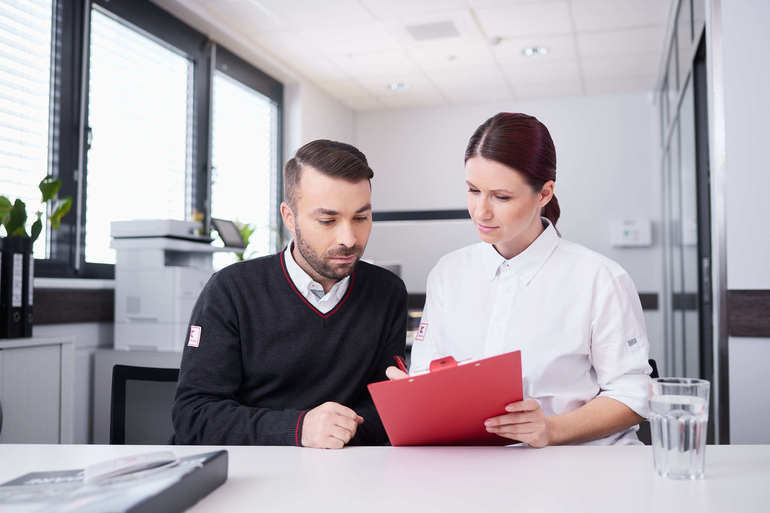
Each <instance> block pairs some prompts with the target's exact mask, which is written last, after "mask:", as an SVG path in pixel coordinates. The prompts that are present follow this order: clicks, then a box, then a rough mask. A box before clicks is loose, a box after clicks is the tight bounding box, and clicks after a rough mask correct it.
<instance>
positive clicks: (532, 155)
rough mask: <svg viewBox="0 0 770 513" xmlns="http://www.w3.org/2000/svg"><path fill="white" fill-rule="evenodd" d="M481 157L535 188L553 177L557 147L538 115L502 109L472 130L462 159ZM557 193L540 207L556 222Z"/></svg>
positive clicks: (545, 215) (557, 210)
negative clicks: (509, 169) (502, 110)
mask: <svg viewBox="0 0 770 513" xmlns="http://www.w3.org/2000/svg"><path fill="white" fill-rule="evenodd" d="M475 156H481V157H484V158H485V159H489V160H494V161H495V162H499V163H500V164H503V165H506V166H508V167H510V168H513V169H515V170H516V171H518V172H519V173H521V174H522V175H524V178H525V179H526V180H527V183H529V185H530V186H531V187H532V188H533V189H534V190H535V191H540V189H542V188H543V184H545V182H547V181H549V180H556V149H555V148H554V146H553V140H552V139H551V134H549V133H548V129H547V128H546V127H545V125H544V124H542V123H541V122H540V121H538V120H537V118H535V117H533V116H528V115H526V114H513V113H510V112H501V113H499V114H496V115H494V116H492V117H491V118H489V119H488V120H486V121H485V122H484V123H483V124H482V125H481V126H480V127H478V128H477V129H476V131H475V132H473V135H472V136H471V139H470V141H468V147H467V148H466V149H465V161H466V162H468V159H470V158H472V157H475ZM560 213H561V210H560V209H559V202H558V201H557V200H556V195H554V196H553V197H552V198H551V201H549V202H548V204H547V205H546V206H545V207H543V212H542V215H543V216H544V217H546V218H548V220H549V221H551V224H553V225H554V226H555V225H556V221H558V220H559V214H560Z"/></svg>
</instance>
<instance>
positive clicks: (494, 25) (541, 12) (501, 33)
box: [476, 1, 572, 37]
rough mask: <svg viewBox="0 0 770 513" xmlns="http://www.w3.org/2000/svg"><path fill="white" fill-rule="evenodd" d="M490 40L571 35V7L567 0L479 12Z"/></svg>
mask: <svg viewBox="0 0 770 513" xmlns="http://www.w3.org/2000/svg"><path fill="white" fill-rule="evenodd" d="M476 14H477V16H478V19H479V22H480V23H481V26H482V28H483V29H484V32H485V33H486V35H487V36H489V37H521V36H532V35H549V34H553V35H555V34H569V33H571V32H572V20H571V19H570V14H569V6H568V5H567V2H565V1H558V2H538V3H528V4H515V5H510V6H507V7H498V8H493V9H479V10H477V11H476Z"/></svg>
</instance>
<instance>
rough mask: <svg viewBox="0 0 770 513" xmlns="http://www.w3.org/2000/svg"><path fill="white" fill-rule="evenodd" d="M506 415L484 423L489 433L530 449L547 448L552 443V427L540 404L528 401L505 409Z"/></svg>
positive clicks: (513, 404) (512, 404) (516, 403)
mask: <svg viewBox="0 0 770 513" xmlns="http://www.w3.org/2000/svg"><path fill="white" fill-rule="evenodd" d="M505 411H507V412H508V413H506V414H505V415H500V416H498V417H492V418H491V419H487V420H486V421H485V422H484V426H485V427H486V428H487V431H489V432H490V433H494V434H496V435H499V436H502V437H504V438H510V439H511V440H516V441H517V442H524V443H525V444H527V445H529V446H530V447H545V446H546V445H549V444H550V443H551V427H550V423H549V421H548V418H547V417H546V416H545V414H544V413H543V410H542V408H540V403H539V402H537V401H536V400H534V399H527V400H525V401H519V402H515V403H511V404H509V405H507V406H506V407H505Z"/></svg>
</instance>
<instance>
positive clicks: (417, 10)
mask: <svg viewBox="0 0 770 513" xmlns="http://www.w3.org/2000/svg"><path fill="white" fill-rule="evenodd" d="M361 4H362V5H363V6H364V7H365V8H366V9H367V10H368V11H369V12H370V13H372V14H373V15H374V16H376V17H377V18H379V19H388V18H400V19H404V18H412V17H415V16H420V15H422V14H426V13H433V12H436V11H444V10H450V9H466V8H467V7H468V3H467V2H466V0H386V1H383V0H361Z"/></svg>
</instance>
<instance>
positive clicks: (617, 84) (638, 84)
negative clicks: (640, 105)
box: [585, 75, 657, 95]
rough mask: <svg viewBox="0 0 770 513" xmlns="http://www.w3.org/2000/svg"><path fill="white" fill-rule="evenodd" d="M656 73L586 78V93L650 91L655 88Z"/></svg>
mask: <svg viewBox="0 0 770 513" xmlns="http://www.w3.org/2000/svg"><path fill="white" fill-rule="evenodd" d="M656 79H657V78H656V75H647V76H638V77H625V78H602V79H595V80H594V79H591V80H589V79H586V81H585V84H586V94H591V95H596V94H611V93H625V92H634V91H652V90H654V89H655V81H656Z"/></svg>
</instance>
